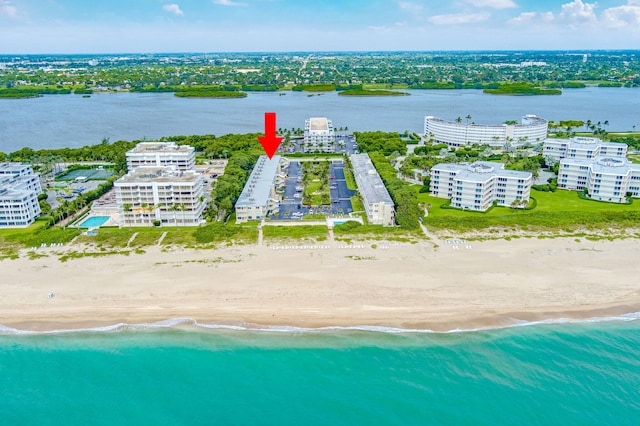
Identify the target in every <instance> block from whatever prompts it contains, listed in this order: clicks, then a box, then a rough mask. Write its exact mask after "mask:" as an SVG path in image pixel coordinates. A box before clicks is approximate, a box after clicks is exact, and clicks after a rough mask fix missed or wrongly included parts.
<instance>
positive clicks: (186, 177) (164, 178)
mask: <svg viewBox="0 0 640 426" xmlns="http://www.w3.org/2000/svg"><path fill="white" fill-rule="evenodd" d="M200 177H201V175H200V174H199V173H196V172H194V171H191V170H187V171H180V170H176V169H175V168H173V167H153V166H152V167H145V166H143V167H137V168H136V169H134V170H133V171H131V172H129V173H127V174H126V175H124V176H123V177H121V178H120V179H118V180H117V181H116V182H115V183H116V184H123V183H125V184H134V183H150V182H195V181H196V180H198V179H199V178H200Z"/></svg>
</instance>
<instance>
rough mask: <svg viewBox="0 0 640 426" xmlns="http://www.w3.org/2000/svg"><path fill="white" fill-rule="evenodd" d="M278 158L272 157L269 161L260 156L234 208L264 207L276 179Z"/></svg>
mask: <svg viewBox="0 0 640 426" xmlns="http://www.w3.org/2000/svg"><path fill="white" fill-rule="evenodd" d="M280 158H281V157H280V156H279V155H274V156H273V157H272V158H271V160H269V159H268V158H267V156H266V155H261V156H260V158H258V161H257V162H256V165H255V166H254V167H253V170H252V171H251V175H250V176H249V179H248V180H247V183H246V184H245V185H244V188H243V189H242V193H241V194H240V197H238V201H237V202H236V207H251V206H265V205H267V202H268V201H269V198H271V188H272V187H273V184H274V182H275V179H276V173H277V172H278V166H279V164H280Z"/></svg>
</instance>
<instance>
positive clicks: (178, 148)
mask: <svg viewBox="0 0 640 426" xmlns="http://www.w3.org/2000/svg"><path fill="white" fill-rule="evenodd" d="M126 156H127V170H129V171H131V170H133V169H135V168H136V167H141V166H157V167H162V166H166V167H175V168H177V169H179V170H193V169H194V168H195V166H196V156H195V150H194V149H193V147H192V146H189V145H178V144H176V143H175V142H140V143H139V144H138V145H136V147H135V148H133V149H132V150H130V151H128V152H127V154H126Z"/></svg>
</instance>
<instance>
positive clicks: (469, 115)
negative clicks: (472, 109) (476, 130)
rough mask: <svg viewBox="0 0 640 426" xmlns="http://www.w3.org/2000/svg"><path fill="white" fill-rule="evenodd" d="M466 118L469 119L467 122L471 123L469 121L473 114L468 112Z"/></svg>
mask: <svg viewBox="0 0 640 426" xmlns="http://www.w3.org/2000/svg"><path fill="white" fill-rule="evenodd" d="M465 118H466V119H467V124H469V121H471V114H467V116H466V117H465Z"/></svg>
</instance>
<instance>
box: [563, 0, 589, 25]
mask: <svg viewBox="0 0 640 426" xmlns="http://www.w3.org/2000/svg"><path fill="white" fill-rule="evenodd" d="M596 7H598V3H583V2H582V0H574V1H572V2H571V3H565V4H563V5H562V11H561V12H560V17H561V18H564V19H567V20H569V21H572V22H575V23H583V22H597V21H598V18H597V17H596V11H595V9H596Z"/></svg>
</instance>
